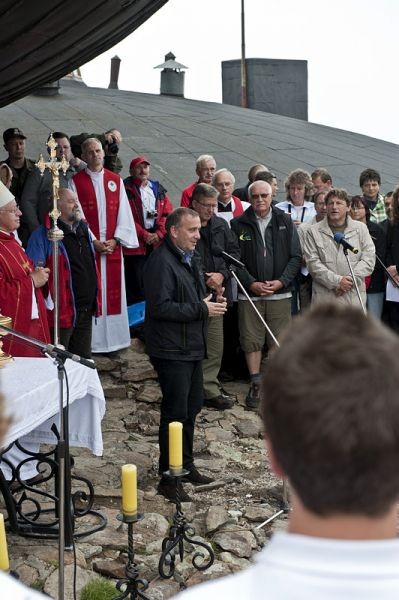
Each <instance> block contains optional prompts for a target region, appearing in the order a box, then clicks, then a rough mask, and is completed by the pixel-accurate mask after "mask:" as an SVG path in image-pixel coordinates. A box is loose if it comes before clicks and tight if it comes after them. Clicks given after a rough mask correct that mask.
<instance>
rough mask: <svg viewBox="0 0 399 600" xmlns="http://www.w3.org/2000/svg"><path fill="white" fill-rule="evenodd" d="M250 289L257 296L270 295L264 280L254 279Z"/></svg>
mask: <svg viewBox="0 0 399 600" xmlns="http://www.w3.org/2000/svg"><path fill="white" fill-rule="evenodd" d="M249 289H250V291H251V292H253V293H254V294H255V296H270V290H269V288H268V287H267V285H266V282H264V281H254V282H253V283H251V285H250V286H249Z"/></svg>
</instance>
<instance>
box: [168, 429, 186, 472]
mask: <svg viewBox="0 0 399 600" xmlns="http://www.w3.org/2000/svg"><path fill="white" fill-rule="evenodd" d="M182 467H183V424H182V423H178V422H176V421H174V422H173V423H169V470H170V471H175V472H176V471H180V470H181V469H182Z"/></svg>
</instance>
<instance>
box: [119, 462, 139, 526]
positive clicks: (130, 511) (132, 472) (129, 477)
mask: <svg viewBox="0 0 399 600" xmlns="http://www.w3.org/2000/svg"><path fill="white" fill-rule="evenodd" d="M122 513H123V514H124V515H126V516H128V517H132V516H134V515H136V514H137V467H136V465H123V467H122Z"/></svg>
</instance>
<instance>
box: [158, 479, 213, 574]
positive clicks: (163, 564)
mask: <svg viewBox="0 0 399 600" xmlns="http://www.w3.org/2000/svg"><path fill="white" fill-rule="evenodd" d="M188 473H189V471H187V470H186V469H178V470H172V469H170V470H169V471H165V472H164V473H163V475H164V477H169V478H173V479H174V482H175V486H176V500H175V505H176V512H175V514H174V515H173V523H172V525H171V526H170V529H169V535H168V537H166V538H164V540H163V541H162V554H161V557H160V559H159V565H158V572H159V575H160V576H161V577H163V578H164V579H170V578H171V577H173V574H174V572H175V567H176V564H175V561H176V555H177V554H178V555H179V557H180V561H183V558H184V542H185V541H186V542H188V543H190V544H192V545H193V546H200V547H201V548H203V549H204V550H205V551H206V553H207V554H208V557H206V554H204V553H203V552H201V551H197V552H195V553H194V556H193V558H192V561H191V563H192V565H193V566H194V567H195V568H196V569H197V570H198V571H205V570H206V569H208V568H209V567H210V566H211V565H212V564H213V562H214V560H215V554H214V552H213V550H212V547H211V546H208V544H205V543H204V542H200V541H198V540H194V539H193V538H192V536H194V535H195V529H194V528H193V527H191V525H189V524H188V523H187V519H186V517H185V515H184V513H183V511H182V508H181V500H180V490H181V485H182V484H181V479H182V477H184V475H188Z"/></svg>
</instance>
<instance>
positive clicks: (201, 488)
mask: <svg viewBox="0 0 399 600" xmlns="http://www.w3.org/2000/svg"><path fill="white" fill-rule="evenodd" d="M225 485H226V482H225V481H222V480H221V479H219V481H212V483H205V484H204V485H196V486H195V488H194V492H196V493H197V492H209V491H210V490H217V489H219V488H221V487H224V486H225Z"/></svg>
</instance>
